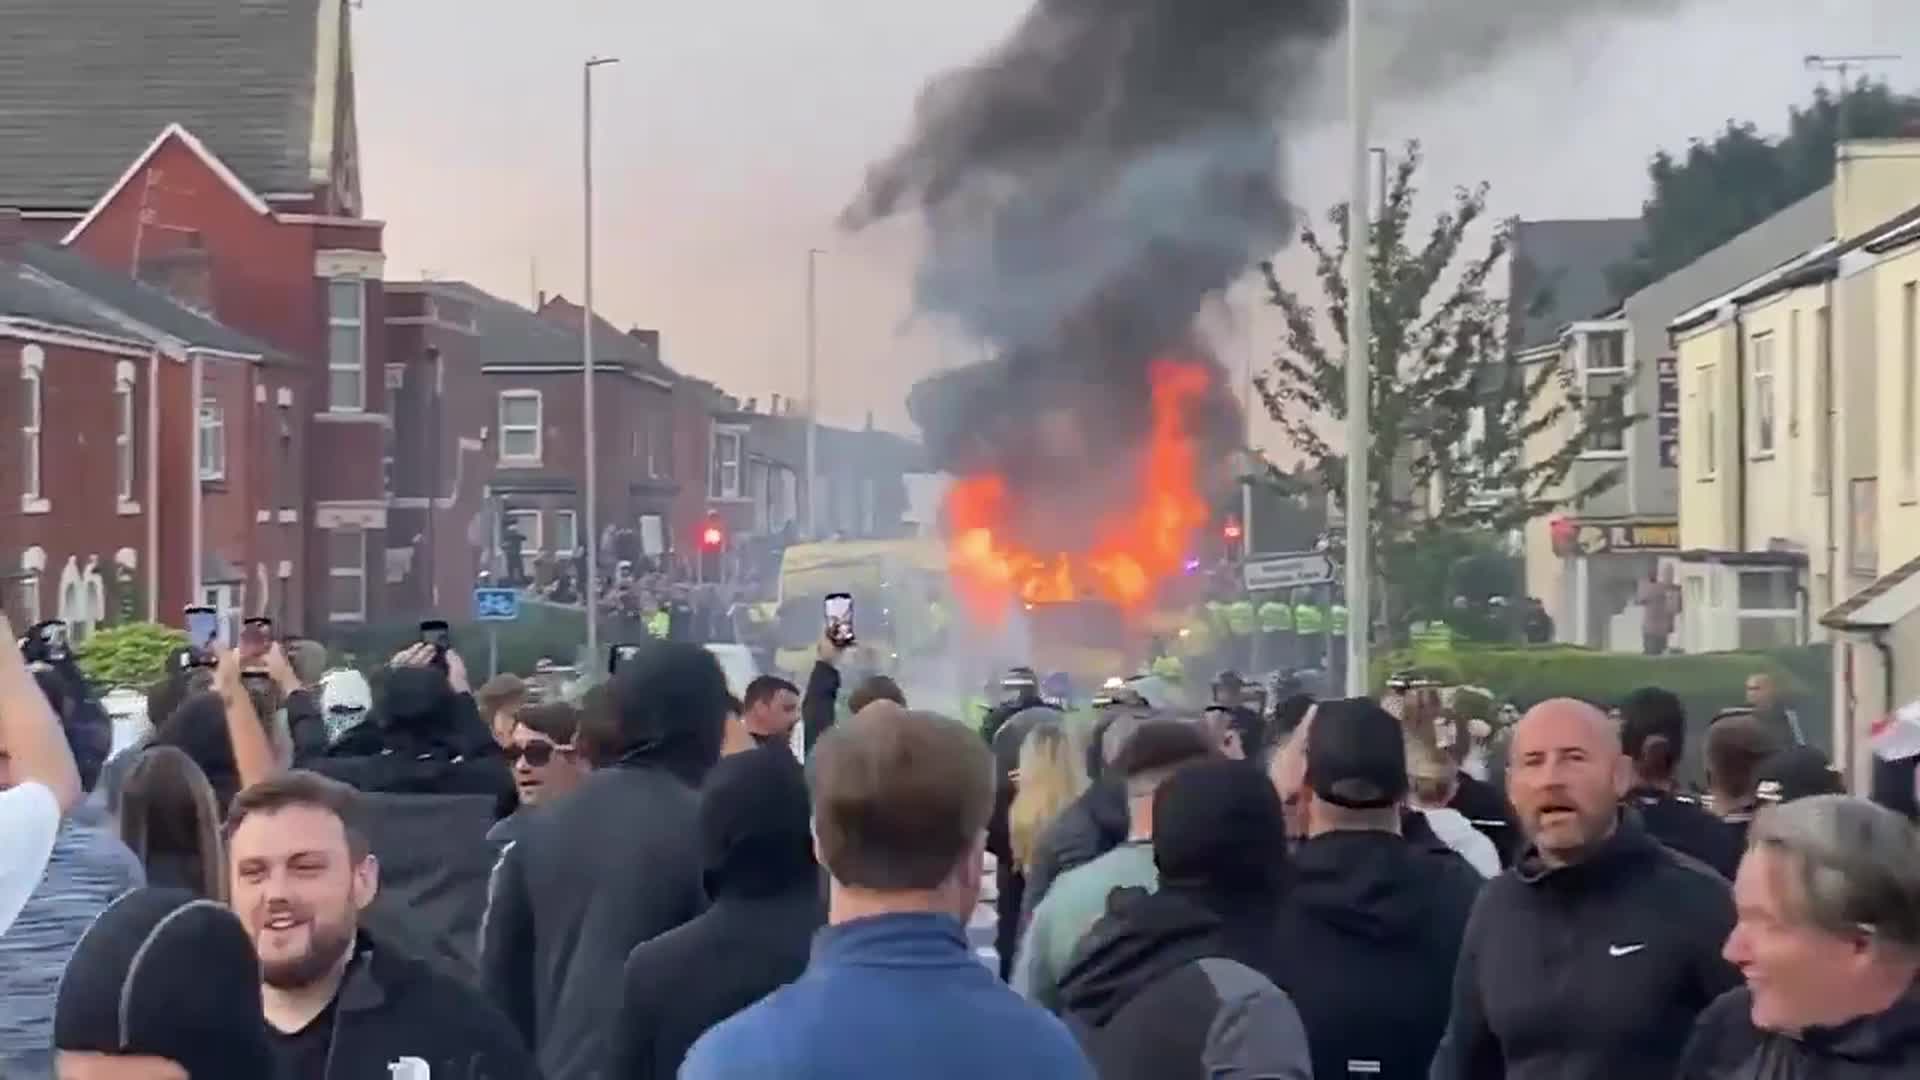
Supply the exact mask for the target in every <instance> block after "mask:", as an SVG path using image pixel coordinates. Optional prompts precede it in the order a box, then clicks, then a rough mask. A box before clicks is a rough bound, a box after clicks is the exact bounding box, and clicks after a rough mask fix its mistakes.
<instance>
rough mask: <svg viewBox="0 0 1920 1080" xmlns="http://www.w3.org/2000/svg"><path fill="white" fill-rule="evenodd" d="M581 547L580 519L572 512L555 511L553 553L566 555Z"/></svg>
mask: <svg viewBox="0 0 1920 1080" xmlns="http://www.w3.org/2000/svg"><path fill="white" fill-rule="evenodd" d="M579 546H580V524H579V519H578V518H576V517H575V516H574V512H573V511H571V510H555V511H554V512H553V553H554V554H555V555H566V554H569V553H570V552H572V551H573V550H574V549H575V548H577V547H579Z"/></svg>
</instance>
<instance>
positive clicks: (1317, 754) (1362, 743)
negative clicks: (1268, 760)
mask: <svg viewBox="0 0 1920 1080" xmlns="http://www.w3.org/2000/svg"><path fill="white" fill-rule="evenodd" d="M1307 786H1308V787H1309V788H1312V789H1313V793H1314V794H1315V795H1318V796H1319V797H1320V798H1322V799H1325V800H1326V801H1328V802H1330V803H1332V804H1334V805H1335V806H1344V807H1346V808H1348V809H1350V810H1377V809H1380V808H1382V807H1388V806H1393V805H1395V804H1397V803H1399V802H1400V800H1401V799H1404V798H1405V797H1406V794H1407V747H1406V744H1405V742H1403V741H1402V736H1401V734H1400V722H1399V721H1398V720H1395V719H1394V718H1393V716H1392V714H1390V713H1388V712H1387V711H1386V710H1385V709H1382V708H1381V707H1380V706H1379V705H1377V704H1375V703H1374V702H1372V701H1369V700H1367V699H1365V698H1348V699H1346V700H1344V701H1323V702H1321V703H1320V705H1319V707H1318V708H1317V709H1316V710H1315V711H1314V716H1313V726H1312V727H1311V728H1309V729H1308V735H1307Z"/></svg>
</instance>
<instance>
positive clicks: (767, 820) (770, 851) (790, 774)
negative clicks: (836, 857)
mask: <svg viewBox="0 0 1920 1080" xmlns="http://www.w3.org/2000/svg"><path fill="white" fill-rule="evenodd" d="M808 816H809V809H808V804H807V780H806V774H805V773H804V772H803V771H802V770H801V768H800V763H799V762H798V761H795V760H794V757H793V755H792V754H791V753H789V752H788V750H787V748H786V746H785V745H784V744H773V745H768V746H759V747H755V748H754V749H752V750H748V751H746V752H744V753H740V754H735V755H733V756H732V757H729V758H724V759H722V760H721V762H720V763H719V764H718V765H716V766H714V768H713V771H712V772H711V773H709V774H707V782H706V787H705V789H704V790H703V791H702V793H701V796H700V839H701V851H702V855H703V858H704V861H705V874H704V876H705V880H706V887H707V895H708V896H710V897H713V898H715V899H718V898H719V897H722V896H728V895H735V896H749V897H753V896H771V895H774V894H776V893H781V892H787V891H789V890H794V891H799V890H806V891H813V892H818V891H819V888H820V876H819V870H818V868H817V866H816V865H815V863H814V858H813V837H812V833H811V831H810V830H809V828H808Z"/></svg>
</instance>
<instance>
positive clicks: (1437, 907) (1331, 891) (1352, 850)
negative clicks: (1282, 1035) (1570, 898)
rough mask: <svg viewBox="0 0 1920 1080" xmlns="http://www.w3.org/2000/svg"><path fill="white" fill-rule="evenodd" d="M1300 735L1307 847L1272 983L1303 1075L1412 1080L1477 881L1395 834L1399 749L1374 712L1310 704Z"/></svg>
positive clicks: (1379, 712) (1362, 704) (1396, 734)
mask: <svg viewBox="0 0 1920 1080" xmlns="http://www.w3.org/2000/svg"><path fill="white" fill-rule="evenodd" d="M1305 732H1306V735H1305V738H1306V748H1305V749H1306V772H1305V777H1304V779H1305V791H1304V792H1303V793H1302V798H1303V799H1304V803H1305V806H1304V810H1305V818H1306V829H1307V839H1306V840H1304V841H1302V842H1301V843H1300V845H1299V846H1298V847H1297V848H1295V849H1294V853H1293V871H1294V872H1293V877H1292V881H1291V883H1290V887H1289V888H1288V890H1287V896H1286V902H1285V905H1284V906H1283V908H1282V913H1281V916H1280V920H1279V926H1280V934H1279V956H1280V957H1281V962H1282V965H1283V968H1284V970H1283V972H1282V973H1281V975H1280V976H1279V979H1280V985H1281V988H1282V989H1284V990H1286V992H1287V993H1288V994H1289V995H1291V996H1292V997H1293V1003H1294V1005H1295V1006H1296V1007H1297V1008H1298V1009H1299V1010H1300V1017H1301V1019H1302V1020H1303V1021H1304V1022H1305V1024H1306V1028H1307V1038H1308V1042H1309V1043H1310V1044H1311V1046H1312V1048H1313V1072H1314V1075H1315V1076H1328V1077H1345V1076H1349V1075H1367V1076H1389V1077H1394V1076H1417V1075H1419V1074H1420V1073H1421V1072H1423V1071H1424V1070H1425V1069H1426V1068H1427V1065H1428V1063H1429V1062H1430V1061H1432V1059H1433V1050H1434V1047H1435V1046H1436V1045H1438V1044H1439V1042H1440V1036H1441V1033H1442V1032H1443V1031H1444V1030H1445V1029H1446V1026H1447V1012H1448V1008H1449V1005H1450V993H1451V989H1452V985H1453V973H1454V965H1455V961H1456V960H1457V959H1458V958H1459V954H1460V942H1461V939H1462V938H1463V937H1464V936H1465V934H1466V927H1467V916H1468V913H1469V912H1470V911H1471V910H1472V909H1473V901H1474V897H1475V896H1477V895H1478V894H1479V891H1480V886H1481V878H1480V875H1479V874H1478V873H1476V872H1475V871H1474V870H1473V868H1472V867H1471V866H1469V865H1468V864H1467V863H1466V862H1465V861H1464V860H1462V859H1460V858H1458V857H1456V856H1454V855H1453V853H1452V852H1451V850H1447V851H1444V852H1442V853H1439V854H1434V853H1432V852H1428V851H1424V850H1421V849H1419V848H1417V847H1415V846H1414V844H1412V843H1411V842H1409V840H1408V839H1407V838H1405V837H1404V836H1402V834H1401V807H1400V804H1401V800H1402V799H1404V798H1405V797H1406V794H1407V788H1408V779H1407V758H1406V749H1405V743H1404V741H1403V738H1402V736H1401V732H1400V725H1399V723H1398V722H1397V721H1395V720H1394V718H1393V717H1392V716H1391V715H1389V714H1388V713H1387V712H1386V711H1385V710H1383V709H1381V708H1380V707H1379V706H1378V705H1375V704H1374V703H1373V702H1371V701H1367V700H1365V699H1359V698H1356V699H1352V700H1347V701H1326V702H1321V703H1320V706H1319V708H1318V709H1317V710H1316V714H1315V716H1314V718H1313V720H1311V721H1310V722H1309V723H1308V724H1307V726H1306V728H1305ZM1415 816H1416V817H1417V816H1418V815H1415Z"/></svg>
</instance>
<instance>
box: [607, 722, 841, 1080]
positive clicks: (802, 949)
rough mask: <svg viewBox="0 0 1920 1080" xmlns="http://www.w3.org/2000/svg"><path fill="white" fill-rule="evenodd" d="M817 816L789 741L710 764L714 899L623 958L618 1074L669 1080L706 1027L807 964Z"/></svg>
mask: <svg viewBox="0 0 1920 1080" xmlns="http://www.w3.org/2000/svg"><path fill="white" fill-rule="evenodd" d="M810 813H811V811H810V809H809V806H808V802H807V781H806V776H805V775H804V774H803V773H802V772H801V770H800V765H799V763H798V762H795V761H794V760H793V757H792V755H790V754H788V753H787V752H786V748H785V747H781V746H761V747H757V748H755V749H753V750H748V751H746V752H745V753H740V754H735V755H733V756H732V757H729V758H726V759H724V760H722V761H721V762H720V764H718V765H716V766H714V769H713V773H712V775H710V776H708V777H707V783H706V789H705V790H704V791H703V792H702V794H701V796H700V833H701V839H702V842H703V843H704V845H705V847H706V859H707V864H706V866H707V868H706V886H707V895H708V896H709V897H711V898H712V901H713V906H712V907H709V908H708V909H707V910H706V911H705V912H703V913H701V914H700V915H699V916H698V917H696V918H695V919H694V920H693V921H692V922H690V923H687V924H686V925H684V926H681V927H679V928H677V929H674V930H669V931H667V932H666V933H664V934H662V935H660V936H659V937H657V938H654V939H653V940H652V941H646V942H642V943H640V944H639V945H637V946H635V947H634V950H633V952H632V953H631V954H629V955H628V956H627V968H626V994H625V996H624V997H623V998H622V1000H621V1005H620V1024H619V1028H618V1029H617V1031H616V1032H615V1034H614V1044H615V1045H614V1055H615V1056H614V1071H613V1073H612V1074H611V1075H613V1076H616V1077H619V1078H620V1080H653V1078H658V1080H672V1078H673V1077H674V1076H676V1075H678V1074H679V1072H680V1063H681V1061H682V1060H684V1059H685V1058H686V1056H687V1050H688V1049H689V1048H690V1047H692V1046H693V1044H694V1041H695V1040H697V1039H698V1038H700V1036H701V1035H703V1034H705V1033H706V1030H707V1029H708V1028H710V1027H712V1026H713V1025H715V1024H717V1023H719V1022H720V1021H722V1020H725V1019H726V1018H727V1017H729V1016H732V1015H733V1014H734V1013H737V1012H739V1011H740V1010H741V1009H744V1008H746V1007H747V1006H749V1005H751V1004H753V1003H754V1002H756V1001H759V1000H760V999H761V998H763V997H766V996H767V995H768V994H770V993H772V992H773V991H774V990H776V989H778V988H780V987H782V986H785V985H786V984H787V983H790V982H792V981H793V980H794V979H797V978H799V977H800V973H801V972H803V971H805V970H806V969H807V957H808V955H809V953H810V951H811V949H812V946H813V934H814V931H816V930H818V929H820V927H822V926H824V925H826V921H827V904H826V898H825V897H824V896H823V895H822V892H821V887H820V870H819V867H818V866H817V865H816V864H815V862H814V858H813V837H812V835H811V833H810V832H809V831H808V827H807V824H808V819H809V816H810Z"/></svg>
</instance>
